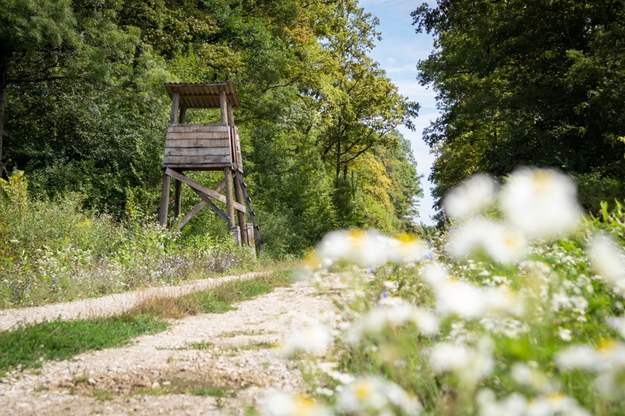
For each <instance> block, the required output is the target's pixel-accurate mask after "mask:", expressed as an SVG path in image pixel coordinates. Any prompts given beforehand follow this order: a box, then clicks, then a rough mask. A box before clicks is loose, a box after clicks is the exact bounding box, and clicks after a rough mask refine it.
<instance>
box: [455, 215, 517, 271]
mask: <svg viewBox="0 0 625 416" xmlns="http://www.w3.org/2000/svg"><path fill="white" fill-rule="evenodd" d="M480 250H483V251H484V252H486V254H488V255H489V256H490V258H491V259H493V260H494V261H496V262H498V263H501V264H511V263H517V262H519V261H521V260H522V259H523V258H524V257H525V254H526V251H527V241H526V239H525V236H524V235H523V234H522V233H520V232H518V231H517V230H515V229H513V228H510V227H508V226H506V225H505V224H502V223H499V222H495V221H491V220H487V219H486V218H482V217H476V218H473V219H471V220H469V221H468V222H466V223H465V224H461V225H460V226H459V227H458V228H457V229H456V230H454V231H453V232H452V233H451V234H450V235H449V242H448V245H447V251H448V252H449V254H450V255H451V256H452V257H455V258H463V257H467V256H469V255H471V254H473V253H475V252H478V251H480Z"/></svg>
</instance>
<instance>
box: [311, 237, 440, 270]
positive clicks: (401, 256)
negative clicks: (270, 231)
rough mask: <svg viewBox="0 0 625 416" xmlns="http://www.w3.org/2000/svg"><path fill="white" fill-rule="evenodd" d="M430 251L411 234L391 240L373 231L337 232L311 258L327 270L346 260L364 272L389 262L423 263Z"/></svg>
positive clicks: (324, 240) (325, 238) (320, 244)
mask: <svg viewBox="0 0 625 416" xmlns="http://www.w3.org/2000/svg"><path fill="white" fill-rule="evenodd" d="M428 251H429V247H428V245H427V244H426V243H425V242H423V241H422V240H420V239H418V238H416V237H412V236H408V235H402V236H400V237H399V238H391V237H388V236H386V235H384V234H382V233H380V232H378V231H374V230H371V231H363V230H338V231H332V232H330V233H328V234H327V235H326V236H325V237H324V238H323V239H322V240H321V242H320V243H319V244H318V245H317V250H316V254H315V255H314V256H312V257H311V258H313V260H314V261H313V262H312V263H313V265H320V266H321V267H325V268H328V267H330V266H332V265H333V264H335V263H338V262H342V261H344V262H349V263H353V264H355V265H357V266H359V267H361V268H364V269H375V268H377V267H380V266H382V265H384V264H385V263H388V262H396V263H402V264H405V263H414V262H417V261H420V260H421V259H423V258H424V256H426V254H427V253H428ZM313 268H314V267H313Z"/></svg>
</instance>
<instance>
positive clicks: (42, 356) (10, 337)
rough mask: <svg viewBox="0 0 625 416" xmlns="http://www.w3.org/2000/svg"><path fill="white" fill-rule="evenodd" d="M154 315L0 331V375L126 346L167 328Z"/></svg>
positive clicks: (127, 315)
mask: <svg viewBox="0 0 625 416" xmlns="http://www.w3.org/2000/svg"><path fill="white" fill-rule="evenodd" d="M166 327H167V323H166V322H165V321H163V320H162V319H159V318H157V317H156V316H152V315H140V314H135V315H131V314H125V315H122V316H116V317H109V318H98V319H88V320H83V319H81V320H75V321H60V320H56V321H51V322H42V323H38V324H33V325H26V326H22V327H19V328H17V329H14V330H11V331H6V332H0V374H3V373H5V372H6V371H7V370H10V369H12V368H37V367H40V366H41V363H42V362H43V361H47V360H65V359H68V358H71V357H73V356H74V355H77V354H80V353H82V352H85V351H90V350H99V349H103V348H110V347H114V346H118V345H123V344H125V343H126V342H128V341H129V340H130V339H132V338H134V337H137V336H139V335H143V334H150V333H156V332H159V331H162V330H164V329H165V328H166Z"/></svg>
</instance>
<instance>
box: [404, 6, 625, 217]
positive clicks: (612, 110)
mask: <svg viewBox="0 0 625 416" xmlns="http://www.w3.org/2000/svg"><path fill="white" fill-rule="evenodd" d="M412 16H413V18H414V24H415V26H416V28H417V31H426V32H428V33H431V34H432V35H433V36H434V38H435V46H436V49H435V50H433V51H432V53H431V54H430V56H429V57H428V58H427V59H425V60H423V61H421V62H420V63H419V80H420V82H421V83H422V84H424V85H431V86H433V87H434V88H435V89H436V90H437V92H438V95H437V99H438V102H439V107H440V108H441V110H442V114H441V116H440V117H439V118H438V119H437V120H436V121H435V122H433V123H432V124H431V126H430V127H429V128H428V129H427V131H426V133H425V134H424V139H425V141H426V142H427V143H429V144H430V145H431V147H432V148H433V149H435V151H436V152H437V154H438V159H437V161H436V163H435V166H434V170H433V173H432V177H431V178H432V179H433V180H434V181H435V183H436V185H437V190H436V192H435V193H436V196H438V197H441V196H442V195H444V194H445V193H446V191H447V190H449V189H450V188H451V187H453V186H455V185H456V184H458V183H459V182H460V181H461V180H462V179H464V178H466V177H467V176H468V175H470V174H472V173H475V172H478V171H487V172H490V173H492V174H494V175H496V176H502V175H504V174H505V173H506V172H510V171H512V170H513V169H514V168H515V166H517V165H520V164H521V165H536V166H552V167H556V168H558V169H561V170H563V171H565V172H567V173H570V174H573V175H574V176H576V178H579V179H580V180H581V184H580V191H581V198H582V202H583V203H584V206H585V208H587V209H592V210H596V209H597V207H598V201H599V200H601V199H603V200H606V199H612V198H615V197H618V198H622V197H623V196H624V194H623V188H622V187H616V186H615V184H617V183H621V182H622V181H623V178H625V160H624V159H623V154H624V153H625V146H624V145H623V143H622V142H621V141H619V137H620V136H622V134H623V130H624V128H625V117H624V116H623V114H622V111H620V107H621V104H620V103H621V102H622V101H623V98H624V94H625V90H624V89H623V87H622V86H623V85H624V84H623V81H624V78H623V77H624V75H625V68H624V67H623V62H625V60H624V59H623V57H624V56H625V49H624V48H623V45H622V43H621V42H620V41H618V40H617V39H621V38H622V34H623V33H624V30H625V26H624V25H623V22H624V21H625V19H624V17H625V6H624V5H623V3H622V2H620V1H607V2H606V1H599V0H592V1H586V2H583V3H580V2H578V1H575V0H562V1H553V2H540V1H533V2H532V1H530V2H527V1H506V2H493V1H488V0H483V1H464V0H453V1H452V0H439V1H437V2H436V3H435V4H434V5H433V6H429V5H427V4H423V5H422V6H420V7H419V8H417V9H416V10H415V11H414V12H413V14H412Z"/></svg>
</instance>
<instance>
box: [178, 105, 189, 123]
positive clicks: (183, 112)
mask: <svg viewBox="0 0 625 416" xmlns="http://www.w3.org/2000/svg"><path fill="white" fill-rule="evenodd" d="M186 115H187V106H185V105H182V106H180V115H179V116H178V124H184V119H185V118H186Z"/></svg>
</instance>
